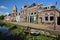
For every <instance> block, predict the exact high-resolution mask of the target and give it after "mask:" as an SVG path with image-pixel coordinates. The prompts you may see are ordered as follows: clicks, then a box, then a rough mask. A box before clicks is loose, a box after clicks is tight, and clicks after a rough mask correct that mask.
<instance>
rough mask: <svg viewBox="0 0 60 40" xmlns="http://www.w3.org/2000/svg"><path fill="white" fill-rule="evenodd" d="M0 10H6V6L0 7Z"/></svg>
mask: <svg viewBox="0 0 60 40" xmlns="http://www.w3.org/2000/svg"><path fill="white" fill-rule="evenodd" d="M0 8H1V9H8V8H7V7H6V6H3V5H2V6H0Z"/></svg>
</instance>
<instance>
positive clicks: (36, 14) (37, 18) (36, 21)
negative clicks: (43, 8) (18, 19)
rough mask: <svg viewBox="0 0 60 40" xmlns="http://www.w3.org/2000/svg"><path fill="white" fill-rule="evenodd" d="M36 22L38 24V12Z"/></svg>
mask: <svg viewBox="0 0 60 40" xmlns="http://www.w3.org/2000/svg"><path fill="white" fill-rule="evenodd" d="M36 23H37V24H38V14H36Z"/></svg>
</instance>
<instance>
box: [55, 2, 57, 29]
mask: <svg viewBox="0 0 60 40" xmlns="http://www.w3.org/2000/svg"><path fill="white" fill-rule="evenodd" d="M56 9H57V2H56ZM56 9H54V13H55V14H54V30H56V22H55V21H56Z"/></svg>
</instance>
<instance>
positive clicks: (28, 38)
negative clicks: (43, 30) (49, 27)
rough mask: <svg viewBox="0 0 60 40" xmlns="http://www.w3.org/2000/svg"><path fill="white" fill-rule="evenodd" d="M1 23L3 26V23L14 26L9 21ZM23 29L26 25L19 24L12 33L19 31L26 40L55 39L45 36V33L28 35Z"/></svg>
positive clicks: (8, 26)
mask: <svg viewBox="0 0 60 40" xmlns="http://www.w3.org/2000/svg"><path fill="white" fill-rule="evenodd" d="M0 25H1V26H2V25H6V26H7V28H11V27H12V26H14V25H12V24H8V23H3V22H0ZM23 30H24V27H23V26H17V28H16V29H15V30H13V31H12V33H13V34H15V33H17V34H19V33H20V34H21V36H22V37H23V38H25V39H26V40H55V39H54V38H52V37H47V36H44V35H42V34H41V35H39V36H33V35H30V34H27V35H25V34H24V32H23Z"/></svg>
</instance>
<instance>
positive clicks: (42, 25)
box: [9, 22, 49, 28]
mask: <svg viewBox="0 0 60 40" xmlns="http://www.w3.org/2000/svg"><path fill="white" fill-rule="evenodd" d="M9 23H12V24H16V25H22V26H29V27H33V28H47V27H48V26H49V25H44V24H34V23H26V22H9Z"/></svg>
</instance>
